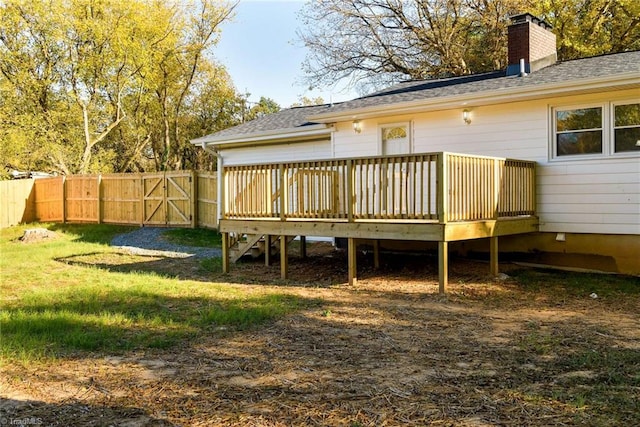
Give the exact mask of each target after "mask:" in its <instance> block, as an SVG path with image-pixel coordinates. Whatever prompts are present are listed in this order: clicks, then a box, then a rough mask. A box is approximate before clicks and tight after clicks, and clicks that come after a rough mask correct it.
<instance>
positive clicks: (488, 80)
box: [312, 51, 640, 117]
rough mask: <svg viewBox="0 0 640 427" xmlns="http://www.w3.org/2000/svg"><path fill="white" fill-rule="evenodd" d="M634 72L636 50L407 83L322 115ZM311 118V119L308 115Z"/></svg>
mask: <svg viewBox="0 0 640 427" xmlns="http://www.w3.org/2000/svg"><path fill="white" fill-rule="evenodd" d="M633 72H637V73H639V74H640V51H633V52H625V53H618V54H610V55H602V56H596V57H591V58H584V59H576V60H572V61H566V62H559V63H557V64H554V65H551V66H549V67H546V68H543V69H541V70H538V71H535V72H533V73H531V74H529V75H527V76H525V77H518V76H509V77H507V76H506V72H505V71H494V72H490V73H484V74H475V75H470V76H461V77H451V78H445V79H438V80H421V81H408V82H404V83H400V84H397V85H395V86H392V87H390V88H388V89H385V90H382V91H379V92H376V93H373V94H371V95H367V96H364V97H362V98H357V99H354V100H351V101H346V102H343V103H341V104H336V105H334V106H333V107H332V108H331V109H330V110H327V111H324V112H322V113H320V114H323V113H340V112H345V111H349V110H357V109H361V108H368V107H375V106H382V105H392V104H399V103H405V102H412V101H418V100H425V99H431V98H440V97H445V96H447V97H448V96H455V95H474V94H481V93H482V92H493V91H498V90H502V89H505V90H508V89H513V88H518V87H521V88H531V87H535V86H541V85H545V84H552V83H562V82H567V81H576V80H580V79H586V78H595V77H603V76H611V75H615V74H626V73H633ZM312 117H313V116H312Z"/></svg>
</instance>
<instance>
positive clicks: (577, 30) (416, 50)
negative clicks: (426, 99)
mask: <svg viewBox="0 0 640 427" xmlns="http://www.w3.org/2000/svg"><path fill="white" fill-rule="evenodd" d="M525 11H529V12H531V13H533V14H535V15H539V16H542V17H543V18H545V19H546V20H548V21H549V22H550V23H551V24H552V25H553V26H554V31H555V32H556V34H557V35H558V39H559V58H560V59H561V60H563V59H571V58H576V57H581V56H586V55H595V54H600V53H609V52H619V51H622V50H630V49H638V48H640V25H639V24H640V2H637V1H633V0H567V1H565V0H562V1H560V0H545V1H541V2H540V1H533V0H317V1H311V2H309V3H308V4H307V5H306V6H305V8H304V9H303V11H302V12H301V16H302V18H303V19H304V26H303V28H304V30H302V31H301V32H300V33H299V36H300V38H301V40H302V41H303V42H304V44H305V45H306V46H307V48H308V49H309V51H310V53H309V54H308V56H307V59H306V61H305V63H304V64H303V68H304V70H305V72H306V75H307V82H308V83H309V84H310V85H312V86H327V85H332V84H334V83H335V82H336V81H338V80H341V79H348V80H349V81H350V84H351V85H356V86H359V88H360V89H361V91H362V92H366V91H368V90H370V89H372V88H379V87H381V86H385V85H388V84H390V83H394V82H397V81H399V80H406V79H408V78H409V79H424V78H437V77H443V76H451V75H464V74H470V73H478V72H484V71H491V70H495V69H501V68H504V67H505V66H506V58H507V55H506V27H507V25H508V24H509V17H510V16H513V15H515V14H518V13H522V12H525Z"/></svg>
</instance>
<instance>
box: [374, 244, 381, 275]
mask: <svg viewBox="0 0 640 427" xmlns="http://www.w3.org/2000/svg"><path fill="white" fill-rule="evenodd" d="M373 268H375V269H376V270H378V269H379V268H380V240H378V239H375V240H374V241H373Z"/></svg>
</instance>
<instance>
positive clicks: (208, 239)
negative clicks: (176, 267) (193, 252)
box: [162, 228, 222, 248]
mask: <svg viewBox="0 0 640 427" xmlns="http://www.w3.org/2000/svg"><path fill="white" fill-rule="evenodd" d="M162 237H163V238H164V239H166V240H168V241H169V242H171V243H175V244H178V245H184V246H195V247H199V248H219V247H221V245H222V237H221V235H220V233H218V232H217V231H216V230H206V229H202V228H174V229H171V230H167V231H165V232H164V233H163V235H162Z"/></svg>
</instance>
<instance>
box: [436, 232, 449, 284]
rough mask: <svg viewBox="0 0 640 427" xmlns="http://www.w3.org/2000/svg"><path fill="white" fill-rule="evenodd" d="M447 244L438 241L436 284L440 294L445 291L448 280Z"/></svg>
mask: <svg viewBox="0 0 640 427" xmlns="http://www.w3.org/2000/svg"><path fill="white" fill-rule="evenodd" d="M448 246H449V244H448V243H447V242H438V284H439V289H438V290H439V292H440V294H444V293H446V292H447V284H448V281H449V248H448Z"/></svg>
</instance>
